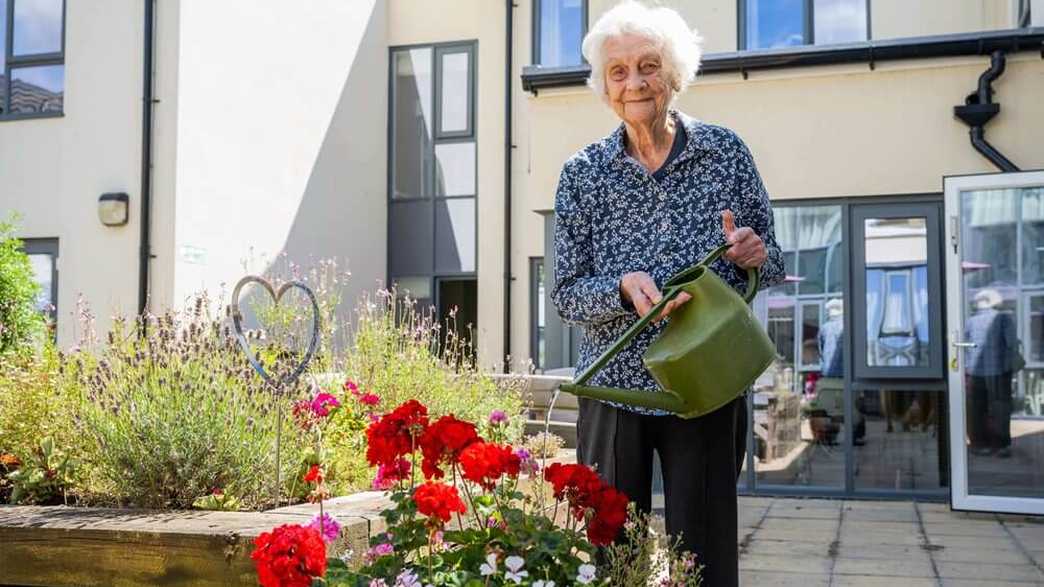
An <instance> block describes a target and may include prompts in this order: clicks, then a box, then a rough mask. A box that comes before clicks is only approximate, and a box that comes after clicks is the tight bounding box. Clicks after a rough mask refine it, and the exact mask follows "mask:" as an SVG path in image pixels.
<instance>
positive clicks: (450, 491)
mask: <svg viewBox="0 0 1044 587" xmlns="http://www.w3.org/2000/svg"><path fill="white" fill-rule="evenodd" d="M413 501H414V502H416V503H417V511H418V512H420V513H422V514H424V515H425V516H428V517H429V518H431V519H433V520H435V519H438V520H442V521H443V522H444V523H445V522H448V521H449V520H450V517H451V516H452V515H453V513H454V512H457V513H461V514H463V513H465V512H467V511H468V510H467V507H465V506H464V502H463V501H461V499H460V494H458V493H457V488H456V487H453V486H452V485H446V484H445V483H433V482H431V481H428V482H427V483H423V484H421V485H419V486H418V487H417V489H415V490H414V491H413Z"/></svg>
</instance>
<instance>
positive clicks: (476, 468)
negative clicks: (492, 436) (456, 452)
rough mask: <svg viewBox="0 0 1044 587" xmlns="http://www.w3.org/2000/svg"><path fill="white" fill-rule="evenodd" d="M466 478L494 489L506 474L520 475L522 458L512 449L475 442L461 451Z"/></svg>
mask: <svg viewBox="0 0 1044 587" xmlns="http://www.w3.org/2000/svg"><path fill="white" fill-rule="evenodd" d="M460 466H461V468H462V469H463V470H464V478H465V479H468V480H470V481H474V482H475V483H478V484H479V485H481V486H483V487H485V488H486V489H487V490H488V489H493V486H494V485H496V483H497V480H498V479H500V478H501V477H502V476H504V475H509V476H511V477H518V472H519V469H520V468H521V466H522V460H521V459H520V458H518V455H516V454H515V452H514V451H513V450H512V449H511V447H510V446H503V445H499V444H493V443H489V442H475V443H472V444H470V445H469V446H468V447H467V448H465V449H464V450H463V451H461V453H460Z"/></svg>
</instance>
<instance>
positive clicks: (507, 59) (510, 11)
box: [503, 0, 515, 373]
mask: <svg viewBox="0 0 1044 587" xmlns="http://www.w3.org/2000/svg"><path fill="white" fill-rule="evenodd" d="M504 12H505V19H504V28H505V32H506V35H505V36H506V41H505V44H504V317H503V321H504V347H503V348H504V372H505V373H508V372H510V371H511V285H512V283H511V282H512V281H513V278H512V277H511V200H512V198H511V196H512V194H511V159H512V150H513V149H514V145H512V144H511V143H512V133H511V117H512V112H511V97H512V96H511V94H512V90H513V86H512V84H513V82H514V81H515V80H514V77H513V75H512V73H511V67H512V64H513V63H512V62H513V60H514V43H515V41H514V28H515V4H514V0H505V2H504Z"/></svg>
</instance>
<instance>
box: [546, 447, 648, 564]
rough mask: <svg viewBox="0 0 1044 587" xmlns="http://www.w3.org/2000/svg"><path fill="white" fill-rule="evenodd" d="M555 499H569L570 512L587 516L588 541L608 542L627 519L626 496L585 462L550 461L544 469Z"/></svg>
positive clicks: (577, 515)
mask: <svg viewBox="0 0 1044 587" xmlns="http://www.w3.org/2000/svg"><path fill="white" fill-rule="evenodd" d="M544 479H547V481H548V482H549V483H551V487H552V489H553V491H554V494H555V499H565V500H567V501H568V502H569V507H570V510H571V511H572V512H573V516H574V517H575V518H576V519H578V520H587V537H588V539H590V540H591V543H593V544H596V545H604V544H609V543H610V542H612V541H613V540H614V539H615V538H616V535H617V534H618V533H619V532H620V528H621V527H623V525H624V522H625V521H626V520H627V502H628V499H627V496H626V495H624V494H623V493H621V492H620V491H617V490H616V489H614V488H613V487H611V486H610V485H609V484H607V483H606V482H605V481H603V480H602V479H601V477H599V476H598V474H597V473H595V472H594V470H593V469H591V468H590V467H587V466H585V465H576V464H571V465H563V464H561V463H554V464H551V465H549V466H548V467H547V469H546V470H545V471H544Z"/></svg>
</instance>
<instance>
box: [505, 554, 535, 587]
mask: <svg viewBox="0 0 1044 587" xmlns="http://www.w3.org/2000/svg"><path fill="white" fill-rule="evenodd" d="M524 564H526V561H525V560H524V559H523V558H522V557H520V556H509V557H507V558H506V559H504V566H505V567H507V568H508V572H507V573H504V578H505V579H507V580H508V581H514V582H515V585H518V584H520V583H522V577H525V576H526V575H528V574H529V573H528V572H526V571H523V570H521V569H522V565H524Z"/></svg>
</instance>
